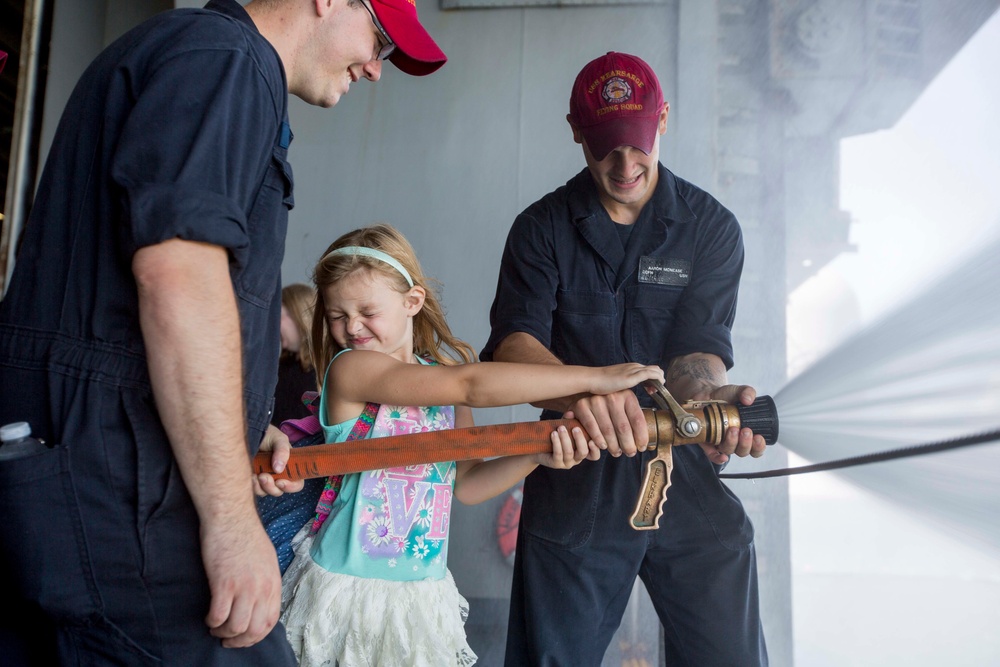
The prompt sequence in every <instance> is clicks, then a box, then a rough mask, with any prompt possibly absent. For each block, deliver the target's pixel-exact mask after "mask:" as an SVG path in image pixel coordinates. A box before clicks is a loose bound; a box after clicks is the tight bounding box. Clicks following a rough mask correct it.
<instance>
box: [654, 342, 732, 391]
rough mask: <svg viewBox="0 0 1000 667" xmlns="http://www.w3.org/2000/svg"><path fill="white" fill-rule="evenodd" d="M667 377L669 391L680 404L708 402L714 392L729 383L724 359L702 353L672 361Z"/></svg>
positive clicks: (668, 367) (676, 358)
mask: <svg viewBox="0 0 1000 667" xmlns="http://www.w3.org/2000/svg"><path fill="white" fill-rule="evenodd" d="M666 376H667V381H666V387H667V390H668V391H669V392H670V394H671V395H672V396H673V397H674V398H675V399H677V400H678V401H680V402H684V401H690V400H707V399H708V398H709V394H710V393H711V392H712V390H714V389H717V388H719V387H721V386H723V385H725V384H726V383H727V379H726V366H725V364H723V363H722V359H720V358H719V357H718V356H716V355H714V354H704V353H700V352H697V353H694V354H688V355H684V356H683V357H675V358H673V359H671V361H670V365H669V366H667V373H666Z"/></svg>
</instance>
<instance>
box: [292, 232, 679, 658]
mask: <svg viewBox="0 0 1000 667" xmlns="http://www.w3.org/2000/svg"><path fill="white" fill-rule="evenodd" d="M313 279H314V281H315V283H316V288H317V305H316V310H315V315H314V317H313V330H312V333H313V336H312V340H313V344H314V348H313V350H314V353H313V359H314V366H315V368H316V369H317V372H322V373H323V375H322V376H321V378H320V379H321V386H322V392H321V399H320V410H319V415H320V421H321V423H322V426H323V430H324V432H325V435H326V440H327V442H342V441H344V440H348V439H356V438H364V437H381V436H387V435H400V434H406V433H415V432H419V431H428V430H442V429H450V428H463V427H468V426H472V425H473V421H472V411H471V409H470V408H473V407H492V406H501V405H513V404H518V403H528V402H533V401H539V400H545V399H549V398H555V397H560V396H566V395H571V394H578V393H596V394H606V393H611V392H614V391H618V390H622V389H626V388H630V387H633V386H636V385H638V384H640V383H643V382H645V381H647V380H652V379H656V380H662V379H663V372H662V371H661V370H660V369H659V368H658V367H656V366H642V365H640V364H621V365H617V366H609V367H604V368H587V367H582V366H550V365H544V366H543V365H534V364H506V363H473V361H474V359H475V356H474V353H473V350H472V348H471V347H470V346H469V345H468V344H466V343H464V342H463V341H461V340H459V339H457V338H456V337H455V336H454V335H453V334H452V332H451V330H450V329H449V327H448V324H447V322H446V321H445V317H444V312H443V310H442V307H441V304H440V302H439V301H438V299H437V297H436V296H435V294H434V293H433V291H432V290H430V289H429V288H428V279H427V278H426V277H425V276H424V275H423V272H422V271H421V269H420V266H419V264H418V262H417V259H416V256H415V254H414V252H413V248H412V247H411V246H410V244H409V243H408V242H407V241H406V239H405V238H403V236H402V235H401V234H400V233H399V232H398V231H396V230H395V229H393V228H392V227H390V226H388V225H377V226H374V227H369V228H365V229H360V230H356V231H353V232H350V233H348V234H345V235H344V236H342V237H341V238H340V239H338V240H337V241H335V242H334V243H333V244H332V245H331V246H330V248H329V249H328V250H327V252H326V253H324V255H323V257H322V259H321V260H320V261H319V263H318V265H317V266H316V269H315V272H314V275H313ZM573 431H574V432H573V433H567V432H566V429H565V428H564V427H560V429H559V430H557V431H556V432H554V433H553V435H552V450H551V452H550V453H547V454H544V455H533V456H512V457H506V458H496V459H490V460H485V461H484V460H475V461H459V462H457V464H456V463H455V462H449V463H444V464H440V463H439V464H427V465H419V466H409V467H405V468H393V469H386V470H373V471H369V472H365V473H359V474H353V475H346V476H344V478H343V480H342V481H341V482H340V487H339V490H338V489H337V487H336V482H335V481H331V483H329V484H328V489H327V492H325V494H324V498H323V499H321V500H320V506H319V507H318V508H317V510H318V511H317V518H316V520H315V521H313V522H312V523H311V525H307V526H306V527H305V528H303V531H301V532H300V539H301V540H302V541H301V543H300V544H299V545H298V547H297V549H296V556H295V559H294V560H293V562H292V564H291V566H290V567H289V569H288V571H287V572H286V573H285V577H284V581H283V595H282V597H283V600H282V617H281V620H282V622H283V623H284V624H285V628H286V631H287V633H288V637H289V641H290V642H291V644H292V648H293V650H294V651H295V655H296V657H297V658H298V659H299V662H300V665H302V666H303V667H308V666H309V665H341V666H348V665H359V664H364V665H392V666H394V667H395V666H403V665H412V666H417V665H426V666H428V667H441V666H442V665H471V664H473V663H474V662H475V660H476V656H475V654H474V653H473V651H472V649H471V648H470V647H469V645H468V643H467V642H466V638H465V630H464V623H465V618H466V616H467V614H468V604H467V603H466V601H465V599H464V598H463V597H462V596H461V595H460V594H459V592H458V590H457V589H456V587H455V583H454V580H453V579H452V577H451V573H450V572H448V569H447V556H448V527H449V521H450V509H451V499H452V496H453V495H454V497H456V498H458V499H459V500H460V501H462V502H463V503H467V504H472V503H479V502H482V501H484V500H487V499H489V498H492V497H494V496H496V495H498V494H500V493H502V492H503V491H505V490H506V489H508V488H510V487H511V486H513V485H514V484H515V483H517V482H518V481H520V480H521V479H523V478H524V476H525V475H527V474H528V473H530V472H531V471H532V470H534V468H535V467H536V466H537V465H545V466H549V467H553V468H570V467H572V466H574V465H576V464H577V463H579V462H580V461H582V460H583V459H584V458H597V457H598V456H599V455H600V450H599V449H598V448H597V447H596V445H594V444H593V443H592V442H588V441H587V439H586V436H585V434H584V433H583V432H582V431H581V430H580V429H574V430H573ZM331 479H332V478H331ZM335 492H336V493H335Z"/></svg>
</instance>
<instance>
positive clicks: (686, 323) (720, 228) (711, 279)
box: [665, 207, 744, 369]
mask: <svg viewBox="0 0 1000 667" xmlns="http://www.w3.org/2000/svg"><path fill="white" fill-rule="evenodd" d="M719 208H720V209H721V207H719ZM712 217H713V216H709V217H708V219H712ZM714 218H715V219H714V221H713V224H706V225H704V226H703V228H702V230H701V231H700V232H699V236H698V239H697V242H696V254H695V263H694V267H693V270H692V276H693V278H692V281H691V284H690V285H688V287H687V289H685V291H684V297H683V299H682V300H681V301H680V303H679V304H678V307H677V310H676V313H675V325H674V327H673V328H672V329H671V330H670V333H669V334H668V336H667V340H666V344H665V349H666V350H667V355H666V356H667V357H668V358H673V357H677V356H683V355H686V354H693V353H696V352H702V353H707V354H715V355H717V356H718V357H720V358H721V359H722V361H723V362H724V363H725V365H726V368H727V369H729V368H732V366H733V363H734V359H733V342H732V334H731V329H732V326H733V321H734V320H735V318H736V301H737V295H738V292H739V284H740V275H741V273H742V271H743V257H744V251H743V236H742V233H741V231H740V228H739V224H738V223H737V221H736V219H735V218H734V217H733V216H732V214H730V213H729V212H728V211H725V210H724V209H722V210H721V211H720V212H718V214H717V215H716V216H714Z"/></svg>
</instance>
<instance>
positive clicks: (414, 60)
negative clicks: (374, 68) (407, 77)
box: [371, 0, 448, 76]
mask: <svg viewBox="0 0 1000 667" xmlns="http://www.w3.org/2000/svg"><path fill="white" fill-rule="evenodd" d="M371 7H372V10H374V12H375V16H377V17H378V22H379V23H381V24H382V27H383V28H384V29H385V32H386V34H387V35H389V38H390V39H391V40H392V41H393V43H394V44H395V45H396V50H395V51H393V52H392V55H390V56H389V62H391V63H392V64H393V65H395V66H396V67H398V68H399V69H401V70H403V71H404V72H406V73H407V74H412V75H413V76H424V75H425V74H430V73H431V72H434V71H436V70H437V69H438V68H439V67H441V65H444V64H445V62H447V60H448V56H446V55H445V54H444V51H442V50H441V49H440V48H439V47H438V45H437V44H436V43H435V42H434V40H433V39H432V38H431V36H430V34H428V32H427V30H425V29H424V26H422V25H420V21H419V20H418V19H417V3H416V0H371Z"/></svg>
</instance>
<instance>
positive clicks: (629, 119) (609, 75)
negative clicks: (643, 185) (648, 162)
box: [569, 51, 663, 160]
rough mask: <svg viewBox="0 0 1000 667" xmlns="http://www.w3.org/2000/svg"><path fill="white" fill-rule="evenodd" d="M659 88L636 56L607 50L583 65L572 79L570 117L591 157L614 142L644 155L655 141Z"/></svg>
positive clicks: (604, 153)
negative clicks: (574, 78)
mask: <svg viewBox="0 0 1000 667" xmlns="http://www.w3.org/2000/svg"><path fill="white" fill-rule="evenodd" d="M662 110H663V91H662V90H661V89H660V82H659V80H657V78H656V74H654V73H653V70H652V68H650V66H649V65H647V64H646V63H645V62H644V61H643V60H642V59H641V58H637V57H636V56H631V55H629V54H627V53H617V52H615V51H610V52H608V53H607V54H605V55H603V56H601V57H600V58H595V59H594V60H591V61H590V62H589V63H587V64H586V65H585V66H584V68H583V69H582V70H580V73H579V74H577V75H576V81H574V82H573V92H572V93H571V94H570V98H569V116H570V120H571V121H572V122H573V125H575V126H576V127H577V129H579V130H580V133H581V134H582V135H583V138H584V140H585V141H586V142H587V148H589V149H590V153H591V155H593V156H594V159H596V160H603V159H604V158H605V157H607V155H608V153H610V152H611V151H613V150H614V149H616V148H618V147H619V146H635V147H636V148H638V149H639V150H641V151H642V152H643V153H645V154H646V155H649V152H650V151H651V150H653V144H654V143H655V142H656V133H657V128H658V125H659V122H660V112H661V111H662Z"/></svg>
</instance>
